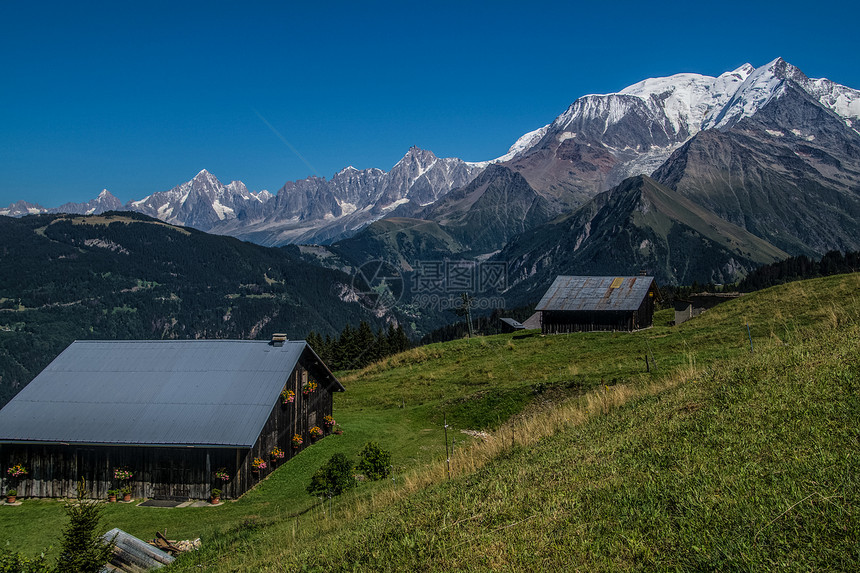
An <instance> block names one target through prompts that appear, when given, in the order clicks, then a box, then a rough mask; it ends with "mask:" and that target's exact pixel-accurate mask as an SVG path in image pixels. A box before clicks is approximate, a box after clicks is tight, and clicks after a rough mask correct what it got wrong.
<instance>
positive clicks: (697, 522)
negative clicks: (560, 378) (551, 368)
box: [176, 278, 860, 571]
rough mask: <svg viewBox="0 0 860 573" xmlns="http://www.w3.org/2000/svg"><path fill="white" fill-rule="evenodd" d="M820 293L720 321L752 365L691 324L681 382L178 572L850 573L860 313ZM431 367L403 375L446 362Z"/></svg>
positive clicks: (616, 391)
mask: <svg viewBox="0 0 860 573" xmlns="http://www.w3.org/2000/svg"><path fill="white" fill-rule="evenodd" d="M851 281H853V282H851ZM851 281H849V282H848V285H847V291H848V292H850V291H851V290H852V289H853V290H855V291H856V287H857V286H858V281H857V280H856V278H853V279H851ZM813 286H815V285H813ZM821 286H827V287H833V288H832V290H831V294H832V293H833V292H834V291H840V290H842V289H843V287H844V286H845V285H839V284H837V283H831V284H828V285H817V287H821ZM798 287H799V288H798ZM816 291H817V292H819V293H821V292H824V291H823V290H822V289H821V288H810V287H809V286H807V287H803V286H802V285H798V286H796V287H795V288H794V289H793V295H791V296H798V297H800V300H802V301H805V303H806V304H807V306H805V307H804V306H802V305H794V306H784V307H782V309H783V310H782V311H781V312H780V314H779V315H776V313H771V314H764V313H761V312H760V309H759V312H755V310H756V306H757V305H758V304H759V303H760V301H758V302H757V301H755V299H754V298H753V297H751V298H750V299H749V300H747V301H744V303H743V304H739V305H736V306H739V307H740V308H734V309H732V308H726V309H725V310H721V311H720V312H714V313H712V315H711V316H710V317H708V320H710V321H711V322H712V324H714V323H716V324H718V325H725V324H727V323H734V324H735V325H743V324H745V323H746V322H747V321H750V322H752V323H753V328H754V329H757V330H758V332H757V334H756V340H755V342H756V351H755V352H754V353H752V354H750V353H749V352H748V350H747V352H745V353H744V352H732V353H731V354H730V356H729V358H730V359H728V360H726V359H723V360H717V361H714V360H713V359H708V358H707V355H708V354H709V353H711V352H715V351H714V349H705V350H706V351H705V352H702V351H701V347H700V344H701V342H700V341H701V339H702V338H707V337H709V336H711V335H712V334H715V333H714V332H711V333H709V332H708V331H709V329H710V327H709V325H708V324H706V323H700V325H701V326H699V327H698V330H699V331H698V332H696V331H695V330H693V329H692V328H691V327H690V326H688V327H687V329H686V330H687V334H688V337H689V340H690V341H691V342H692V341H694V340H696V339H698V342H695V343H693V344H687V345H684V344H681V345H679V346H678V348H679V351H680V352H679V356H678V357H677V358H674V360H673V361H672V363H673V364H674V367H673V368H671V369H667V368H665V367H664V368H663V369H661V373H660V374H659V375H656V376H655V375H648V374H645V373H640V374H638V375H635V376H629V377H627V378H626V379H625V380H624V381H623V382H618V383H614V384H613V383H612V382H611V381H610V382H607V381H606V380H605V379H604V380H603V381H602V382H600V383H598V384H597V385H596V386H594V387H592V388H591V389H589V390H587V391H585V392H582V393H578V394H574V395H570V396H567V397H564V398H563V399H562V400H561V401H559V402H555V403H548V404H547V403H543V404H536V403H533V404H532V405H531V406H528V407H527V408H526V410H525V411H524V412H523V413H521V414H520V415H517V416H514V417H513V418H511V419H510V420H509V421H507V422H505V423H503V424H502V425H501V426H499V427H498V428H497V429H496V430H494V431H491V432H487V433H485V434H484V435H485V437H484V438H483V439H479V440H476V441H475V442H473V443H471V444H470V445H469V446H468V447H462V448H458V449H456V450H455V451H454V452H453V454H452V455H451V457H450V470H451V472H450V478H449V473H448V467H449V465H448V463H447V462H446V460H445V459H437V460H434V461H431V462H429V463H426V464H423V465H420V466H416V467H413V468H411V469H410V470H408V471H407V472H405V473H404V474H403V475H401V476H398V478H397V482H396V483H393V484H392V483H388V484H375V485H374V486H372V487H370V488H368V489H365V490H364V491H360V492H357V494H356V495H353V496H349V497H346V498H344V499H342V500H340V501H339V503H336V504H334V506H333V509H332V511H331V512H329V511H328V510H327V509H326V510H322V509H321V508H317V509H316V510H315V512H313V513H311V514H308V515H306V516H304V517H303V518H301V519H300V520H295V521H292V522H289V523H286V522H285V523H278V522H273V523H271V524H269V525H268V526H267V527H265V528H264V529H263V530H262V531H260V532H259V534H257V535H255V537H254V541H253V543H249V544H248V545H246V546H242V549H241V553H240V554H238V555H234V556H231V557H228V558H227V559H226V560H224V559H223V557H222V556H219V558H217V559H216V558H214V557H212V556H211V555H209V557H208V558H207V555H206V553H205V552H204V554H201V555H198V556H192V557H189V558H186V559H184V560H183V562H181V563H178V564H177V565H176V568H177V569H178V570H184V569H185V568H188V569H189V570H190V569H193V568H195V567H197V566H198V565H203V566H204V568H205V569H207V570H212V571H234V570H242V569H243V568H253V569H255V570H260V571H285V570H291V569H292V568H294V567H295V568H299V567H302V568H304V569H306V570H312V571H313V570H318V571H330V570H331V571H338V570H350V571H352V570H359V571H361V570H418V571H435V570H466V571H469V570H475V571H484V570H506V569H511V570H523V569H535V568H536V569H543V570H546V569H556V570H561V569H565V570H568V569H569V570H576V569H580V568H581V569H583V570H586V569H587V570H592V569H597V570H619V569H621V570H624V569H639V568H648V569H659V570H666V569H676V570H702V569H719V570H732V569H736V570H774V569H778V570H809V569H810V568H813V569H814V568H827V567H830V568H832V569H837V570H852V568H853V567H856V566H857V565H858V564H860V554H858V549H857V548H858V547H860V544H858V531H860V512H858V507H860V503H859V502H858V487H857V486H858V481H857V478H856V477H855V476H857V475H860V474H858V472H857V470H858V469H860V466H858V459H860V458H858V443H860V442H858V434H857V430H856V423H855V422H856V419H860V418H858V416H860V405H858V396H860V373H858V368H860V358H858V353H857V348H858V344H860V331H858V327H857V323H858V319H860V306H858V304H857V301H856V299H852V298H851V297H850V296H849V297H844V298H840V297H835V298H832V299H831V298H830V297H829V296H828V299H829V300H828V302H827V303H825V302H824V301H818V302H816V301H815V300H812V301H811V302H810V301H809V300H807V299H808V298H813V297H814V295H813V294H811V293H814V292H816ZM774 294H775V295H776V296H775V297H774V298H776V299H777V300H785V301H790V300H791V296H786V295H785V294H784V293H782V292H777V293H772V294H771V296H774ZM828 305H829V308H828ZM744 307H746V308H744ZM798 309H804V312H807V313H810V314H813V315H815V319H814V320H812V319H809V318H808V316H806V315H804V314H803V312H798ZM738 319H741V320H738ZM762 323H764V324H762ZM775 325H777V326H779V325H781V326H782V331H781V332H780V334H781V336H776V335H775V334H773V335H771V334H770V332H769V331H770V330H774V332H776V330H775V328H776V327H775ZM717 330H718V329H717ZM716 334H717V335H718V337H719V333H716ZM744 334H745V332H744ZM505 344H507V343H505ZM657 344H659V342H657ZM658 348H659V346H658ZM747 349H748V347H747ZM432 353H433V352H432V351H431V352H429V353H427V351H425V353H424V354H421V353H415V354H413V355H411V356H409V357H401V360H403V362H402V363H401V364H402V365H406V364H414V363H412V362H410V361H411V360H420V361H422V362H425V361H428V360H429V361H431V362H432V361H433V360H434V359H437V360H438V359H440V358H441V357H435V358H434V357H433V356H432ZM703 356H704V358H703ZM664 362H669V360H665V361H664ZM571 374H573V375H575V373H574V372H571V371H567V372H566V373H565V375H571ZM804 424H805V426H804ZM816 456H817V457H816ZM233 553H235V551H231V554H233ZM195 570H198V569H195Z"/></svg>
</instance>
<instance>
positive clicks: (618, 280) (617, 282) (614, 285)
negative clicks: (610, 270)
mask: <svg viewBox="0 0 860 573" xmlns="http://www.w3.org/2000/svg"><path fill="white" fill-rule="evenodd" d="M623 282H624V277H615V278H614V279H613V280H612V284H611V285H609V288H618V287H620V286H621V283H623Z"/></svg>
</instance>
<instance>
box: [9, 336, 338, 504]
mask: <svg viewBox="0 0 860 573" xmlns="http://www.w3.org/2000/svg"><path fill="white" fill-rule="evenodd" d="M343 390H344V388H343V386H342V385H341V384H340V382H338V380H337V379H336V378H335V377H334V375H332V373H331V372H330V371H329V369H328V368H327V367H326V365H325V364H324V363H323V362H322V360H320V358H319V357H318V356H317V355H316V353H315V352H314V351H313V349H312V348H311V347H310V346H309V345H308V344H307V343H306V342H305V341H291V340H286V337H285V336H283V335H275V337H273V340H272V341H270V342H266V341H244V340H170V341H155V340H145V341H76V342H74V343H72V344H71V345H70V346H69V347H68V348H66V349H65V350H64V351H63V352H62V353H61V354H60V355H59V356H58V357H57V358H56V359H55V360H54V361H53V362H51V363H50V364H49V365H48V366H47V367H46V368H45V370H43V371H42V372H41V373H40V374H39V375H38V376H36V378H34V379H33V381H32V382H30V384H28V385H27V386H26V387H24V389H23V390H21V392H19V393H18V395H17V396H15V397H14V398H13V399H12V400H11V401H10V402H9V403H8V404H7V405H6V406H5V407H4V408H3V409H2V410H0V464H2V465H0V468H2V477H0V480H2V483H0V485H2V488H3V489H2V491H4V492H5V491H8V490H9V489H11V488H14V489H17V491H18V495H19V496H26V497H65V496H68V497H72V496H74V495H75V491H76V482H77V480H78V479H79V478H81V477H83V478H85V480H86V483H87V487H88V489H89V495H91V496H92V497H95V498H101V497H105V496H106V495H107V492H108V490H109V489H120V488H123V487H128V488H131V491H132V495H133V496H134V497H138V498H139V497H146V498H155V499H174V500H185V499H205V498H207V497H209V495H210V492H211V490H212V489H213V488H218V489H220V490H222V491H223V494H222V497H238V496H240V495H241V494H242V493H244V492H245V491H247V490H248V489H250V488H251V487H252V486H254V485H255V484H256V483H257V482H259V480H261V479H262V478H264V477H265V476H266V475H267V474H268V473H270V472H271V471H273V470H274V469H275V468H276V467H277V465H278V464H280V463H283V462H285V461H286V460H288V459H289V458H290V457H292V456H293V455H295V454H296V453H297V452H298V451H300V450H301V449H302V448H304V447H307V446H308V445H310V444H311V443H312V441H313V440H314V439H315V436H312V435H311V434H312V433H311V429H312V428H314V427H318V428H319V429H321V430H322V431H323V432H327V431H328V430H331V428H330V427H327V424H326V422H327V421H328V422H330V421H331V419H329V420H326V419H325V417H326V416H331V414H332V396H333V392H342V391H343ZM329 425H330V424H329ZM314 433H316V432H314ZM295 436H298V437H299V439H300V441H301V444H300V445H298V446H294V443H293V442H294V437H295ZM299 439H296V440H295V441H296V442H298V441H299ZM279 450H280V451H279ZM281 456H283V457H281ZM255 462H256V463H255ZM19 465H20V466H21V467H22V468H23V469H24V470H25V471H26V474H21V475H18V476H14V475H12V473H16V472H9V471H8V469H9V468H14V467H15V466H19ZM263 465H264V466H265V467H262V466H263ZM18 473H20V472H18Z"/></svg>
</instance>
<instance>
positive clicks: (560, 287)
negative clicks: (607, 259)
mask: <svg viewBox="0 0 860 573" xmlns="http://www.w3.org/2000/svg"><path fill="white" fill-rule="evenodd" d="M653 283H654V277H643V276H638V277H573V276H558V277H556V279H555V281H553V283H552V285H551V286H550V287H549V290H547V291H546V294H544V295H543V298H542V299H540V302H539V303H538V305H537V307H535V310H565V311H614V310H620V311H626V310H636V309H638V308H639V306H640V305H641V304H642V300H643V299H644V298H645V297H646V296H648V290H649V289H650V288H651V285H652V284H653Z"/></svg>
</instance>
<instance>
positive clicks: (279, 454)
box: [269, 447, 284, 463]
mask: <svg viewBox="0 0 860 573" xmlns="http://www.w3.org/2000/svg"><path fill="white" fill-rule="evenodd" d="M269 455H270V456H271V457H272V463H275V462H277V461H279V460H282V459H284V450H282V449H281V448H277V447H276V448H275V449H273V450H272V451H271V452H270V453H269Z"/></svg>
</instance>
